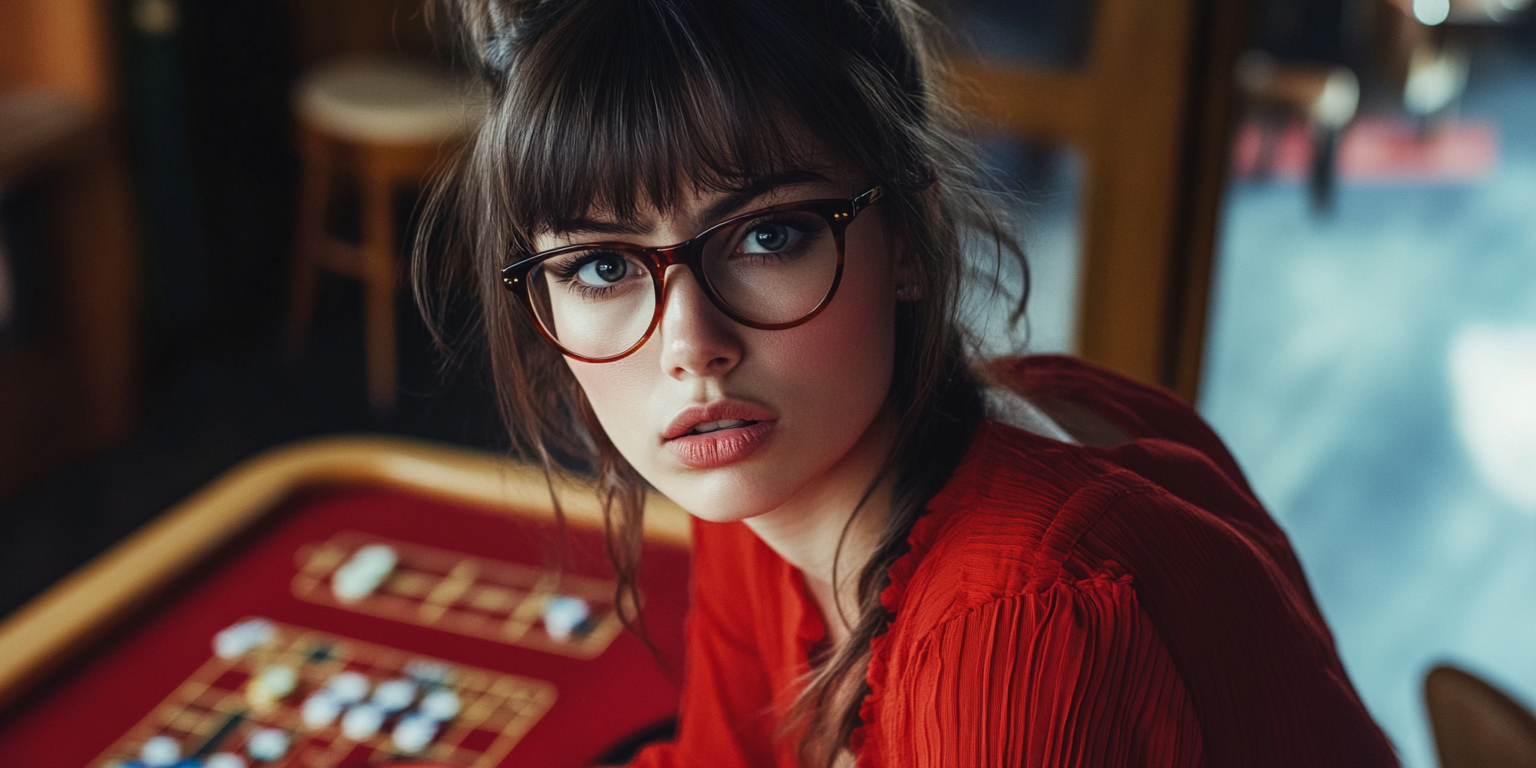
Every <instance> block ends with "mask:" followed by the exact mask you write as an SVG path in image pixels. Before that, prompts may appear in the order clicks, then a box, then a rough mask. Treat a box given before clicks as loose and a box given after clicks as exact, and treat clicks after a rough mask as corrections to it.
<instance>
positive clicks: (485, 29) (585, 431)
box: [415, 0, 1027, 765]
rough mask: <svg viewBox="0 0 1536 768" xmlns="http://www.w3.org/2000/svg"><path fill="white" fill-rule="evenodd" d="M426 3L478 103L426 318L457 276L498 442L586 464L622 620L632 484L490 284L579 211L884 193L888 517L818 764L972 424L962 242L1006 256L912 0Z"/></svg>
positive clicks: (818, 737) (446, 206)
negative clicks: (810, 174) (696, 195)
mask: <svg viewBox="0 0 1536 768" xmlns="http://www.w3.org/2000/svg"><path fill="white" fill-rule="evenodd" d="M439 10H440V11H446V14H445V17H446V20H447V22H448V24H447V26H448V27H449V28H450V29H451V30H452V31H453V32H455V34H456V40H457V42H458V44H459V45H460V47H461V50H462V51H464V52H465V53H466V54H467V56H466V58H467V60H468V61H469V62H470V65H471V66H473V67H474V68H475V69H476V70H477V71H478V73H479V75H480V76H481V77H482V78H483V79H484V80H485V81H486V83H487V84H488V86H489V93H490V96H489V99H488V103H487V105H486V107H487V117H486V119H485V121H484V123H483V124H482V125H481V127H480V129H479V131H478V133H476V134H475V135H474V136H473V138H472V140H471V141H470V143H469V145H468V146H467V148H466V149H465V151H464V152H463V154H462V156H461V157H460V158H459V161H458V162H457V164H456V165H455V166H454V168H453V169H452V171H451V172H450V173H449V174H447V176H446V177H445V178H444V180H443V182H442V183H441V184H439V185H438V187H437V188H436V190H435V193H434V195H433V197H432V199H431V202H430V204H429V208H428V212H429V214H430V215H429V219H428V220H429V221H430V222H432V224H431V225H430V226H428V227H426V228H424V229H423V232H424V233H426V234H424V235H423V237H422V238H421V239H420V240H419V243H418V258H417V260H416V263H415V266H416V278H417V279H416V286H417V295H418V299H419V300H420V301H421V302H422V305H423V307H424V312H425V313H426V314H427V316H428V319H429V321H431V320H433V319H434V315H433V308H434V307H439V306H442V302H441V301H440V299H441V292H442V291H451V290H455V286H456V285H459V284H460V282H458V281H460V280H463V279H466V278H467V282H468V284H469V285H470V286H471V290H473V291H475V292H476V293H477V295H478V299H479V305H480V312H481V315H480V317H479V320H480V322H479V326H480V328H481V329H482V330H483V334H484V335H483V338H484V342H485V343H486V345H487V347H488V352H489V355H490V361H491V369H492V372H493V375H494V376H495V381H496V386H497V391H498V396H499V402H500V405H501V410H502V414H503V417H504V419H505V421H506V424H507V429H508V432H509V433H510V435H511V436H512V440H513V445H514V448H515V449H516V450H517V451H518V452H519V453H521V454H522V455H524V456H526V457H529V458H530V459H532V460H535V461H538V462H541V463H542V464H543V466H544V467H545V469H546V471H547V472H549V473H551V474H553V473H555V472H556V471H557V469H558V468H559V466H560V465H562V464H565V465H582V466H585V467H588V468H590V470H591V472H592V474H593V475H594V479H595V481H596V484H597V487H598V490H599V493H600V495H601V498H602V500H603V502H604V508H605V510H606V511H607V516H606V519H607V534H608V539H607V540H608V549H609V554H610V556H611V558H612V560H613V563H614V567H615V570H616V572H617V574H618V579H619V585H620V586H619V589H620V604H621V605H631V604H632V599H633V597H634V589H635V575H636V572H637V569H638V567H639V552H640V534H641V518H642V515H643V511H644V510H643V506H644V498H645V490H646V486H645V482H644V481H643V480H642V479H641V478H640V476H639V475H638V474H637V473H636V472H635V471H634V469H633V468H631V467H630V466H629V464H628V463H627V462H625V460H624V459H623V457H622V456H620V455H619V453H618V451H617V450H616V449H615V448H614V446H613V444H612V443H611V442H610V441H609V440H608V438H607V436H606V435H605V434H604V433H603V431H602V429H601V428H600V426H599V425H598V422H597V420H596V418H595V416H594V414H593V412H592V409H591V407H590V406H589V405H588V403H587V401H586V399H585V397H584V395H583V394H582V392H581V389H580V387H579V386H577V385H576V383H575V381H574V379H573V378H572V376H571V375H570V373H569V371H568V370H567V368H566V366H565V365H564V364H562V362H561V360H560V357H559V353H558V352H557V351H556V350H555V349H554V348H553V347H551V346H550V345H549V344H547V343H545V342H544V340H543V339H542V338H541V337H540V336H539V334H538V333H537V331H536V330H535V328H534V327H533V325H532V323H531V321H530V320H529V319H528V318H527V317H526V316H525V314H524V313H523V311H522V309H521V307H520V306H518V305H517V304H516V302H515V301H514V297H513V296H512V294H510V293H509V292H507V291H505V290H503V288H502V285H501V283H500V280H499V269H500V268H501V267H503V266H505V265H506V264H508V263H510V262H511V260H512V259H513V258H514V256H515V255H517V254H519V253H526V252H528V251H530V250H531V248H532V243H533V239H534V237H535V235H536V234H538V233H541V232H545V231H559V230H560V229H561V228H562V223H563V222H566V221H569V220H571V219H573V218H576V217H580V216H583V215H585V214H587V213H588V212H589V211H591V210H593V209H599V208H600V209H601V210H602V211H603V212H604V213H605V214H607V215H609V216H614V217H617V218H620V219H628V218H632V217H635V216H636V215H637V214H638V213H639V212H642V211H644V210H648V209H649V210H655V211H657V212H661V213H666V212H668V211H669V210H671V209H672V208H673V206H674V205H675V204H676V203H677V202H678V201H679V200H680V198H681V197H682V196H683V195H684V194H685V193H686V192H688V191H690V190H701V191H703V190H711V189H720V188H723V187H725V186H727V185H730V186H735V185H739V184H741V183H742V182H743V181H751V180H757V179H765V178H771V177H774V176H777V175H778V174H780V173H783V172H785V171H790V170H796V169H804V168H817V167H822V168H824V167H826V166H827V164H828V162H829V161H828V158H833V159H834V162H835V163H837V164H838V165H839V166H841V167H846V168H849V169H852V170H853V171H856V172H857V173H859V174H861V175H862V176H863V177H865V178H866V179H867V180H869V181H871V182H876V183H881V184H884V185H885V189H886V195H885V198H884V200H882V202H881V209H880V212H881V218H882V221H884V222H885V226H886V227H887V229H888V231H889V233H890V235H891V237H892V240H891V242H893V243H894V244H895V246H894V247H896V248H897V249H898V251H899V253H900V255H901V256H900V257H901V258H902V259H904V263H903V266H904V269H905V270H906V272H907V273H908V274H909V275H910V278H909V283H910V285H909V287H910V288H912V289H913V293H914V294H915V295H916V296H918V297H919V298H918V299H917V300H915V301H906V302H901V303H900V304H899V305H898V314H897V338H896V361H895V362H896V365H895V373H894V374H893V380H892V382H891V388H890V394H889V399H890V403H891V405H892V406H893V412H894V413H896V414H899V417H898V424H897V427H896V433H895V439H894V440H893V443H892V449H891V453H890V455H889V456H888V457H887V459H886V462H885V466H884V468H883V469H882V471H881V477H880V478H877V479H876V482H875V484H874V485H872V486H871V489H870V490H871V491H872V490H873V488H874V487H875V485H878V484H879V482H880V480H881V478H893V480H894V496H893V502H892V514H891V516H890V517H889V524H888V525H887V526H886V529H885V530H884V532H883V534H882V536H881V539H880V541H879V543H878V546H877V549H876V551H875V553H874V555H873V556H872V557H871V558H870V560H869V562H868V563H867V564H865V565H864V567H863V568H862V570H861V572H860V573H859V574H858V590H857V594H858V596H859V597H858V604H857V606H856V609H857V613H856V616H855V620H854V621H853V622H851V623H852V624H853V631H852V637H851V638H850V641H849V642H848V643H845V644H844V646H843V647H841V648H838V649H835V650H834V651H833V652H832V653H831V654H830V655H829V656H827V657H826V658H823V659H819V660H818V662H819V663H818V665H817V667H816V669H815V670H814V671H813V672H812V674H811V676H810V678H809V679H808V680H807V684H806V688H805V691H804V693H803V694H802V695H801V697H800V699H799V700H798V701H797V702H796V705H795V707H794V710H793V711H794V713H795V718H793V720H794V722H792V723H789V724H786V727H785V733H791V732H793V733H800V734H802V735H801V742H800V748H801V753H802V759H803V761H804V762H805V763H806V764H809V765H830V764H831V763H832V762H833V761H834V760H835V759H836V757H837V754H838V751H839V750H840V749H841V748H843V747H844V746H845V745H846V744H847V742H848V738H849V736H850V734H851V733H852V731H853V730H854V729H855V728H857V727H858V725H859V723H860V720H859V708H860V705H861V703H862V701H863V698H864V695H865V693H866V692H867V690H868V687H867V684H866V681H865V676H866V673H867V670H868V666H869V654H870V641H871V640H872V639H873V638H875V637H876V636H878V635H879V634H880V633H881V632H883V631H885V629H886V628H887V627H888V626H889V623H890V620H891V616H889V615H888V613H887V612H886V610H885V609H884V607H883V606H882V605H881V604H880V593H881V591H882V590H883V588H884V587H885V585H886V584H887V583H888V582H889V576H888V571H889V568H890V565H891V564H892V562H894V561H895V559H896V558H898V557H899V556H900V555H901V554H902V553H903V552H905V550H906V541H907V536H908V533H909V532H910V530H911V527H912V523H913V522H914V521H915V520H916V519H917V518H918V517H919V516H920V515H922V514H923V513H924V511H925V504H926V502H927V500H928V499H929V498H931V497H932V496H933V495H934V494H935V493H936V492H937V491H938V490H939V488H940V487H941V486H942V485H943V484H944V482H945V481H946V480H947V478H948V477H949V475H950V473H951V472H952V471H953V470H954V467H955V465H956V464H957V463H958V462H959V459H960V457H961V455H962V454H963V453H964V450H965V448H966V447H967V445H968V444H969V442H970V438H971V435H972V433H973V431H974V429H975V427H976V425H977V424H978V423H979V421H980V419H981V418H982V405H981V397H980V394H979V389H978V385H977V383H976V380H975V378H974V377H973V376H972V374H971V371H970V368H969V360H970V355H969V349H970V347H969V346H968V343H967V341H966V339H965V336H964V333H963V331H962V329H961V327H960V325H959V323H958V321H957V314H958V305H959V291H960V281H961V273H962V271H963V269H964V264H965V260H964V257H963V254H962V242H961V241H962V239H963V237H966V236H970V235H973V234H975V235H980V236H982V237H984V238H988V240H987V242H989V243H990V244H991V245H992V247H993V249H995V250H993V253H995V256H996V265H997V266H1000V265H1001V263H1002V260H1003V259H1004V258H1005V257H1012V258H1016V259H1017V260H1018V261H1019V263H1020V265H1021V266H1022V264H1023V254H1022V253H1021V252H1020V251H1019V249H1018V248H1017V246H1016V245H1015V244H1014V242H1013V241H1012V240H1011V239H1010V238H1009V237H1008V235H1007V234H1006V232H1005V231H1004V230H1003V228H1002V227H1001V226H1000V225H999V223H998V219H997V218H996V217H995V216H994V215H993V214H992V213H991V211H992V207H991V202H990V198H988V196H987V195H985V194H984V193H982V192H980V191H978V187H977V186H976V185H975V184H974V179H975V172H974V168H975V167H976V166H975V164H974V163H973V162H972V160H971V157H970V155H969V154H968V152H967V151H966V147H965V145H964V144H963V142H961V141H959V140H958V139H957V138H956V136H957V134H956V131H955V121H954V119H953V117H952V114H951V112H950V111H949V110H948V108H947V107H946V106H945V105H944V104H943V103H942V101H941V100H940V99H939V98H938V97H937V95H936V93H935V92H934V88H935V85H936V83H938V82H940V80H939V73H938V72H937V70H936V67H937V58H936V55H935V53H936V51H935V49H934V45H935V43H934V40H933V31H934V30H935V29H936V25H935V24H934V23H933V21H932V19H931V18H929V17H928V16H927V15H926V14H925V13H924V12H923V11H922V10H921V9H920V8H919V7H918V6H917V5H916V4H915V3H913V2H912V1H911V0H442V2H441V6H440V8H439ZM1026 274H1027V271H1026ZM445 278H446V279H445ZM1026 285H1027V283H1026ZM834 301H835V299H834ZM1019 301H1020V304H1019V306H1020V312H1021V311H1022V302H1023V296H1020V297H1019ZM1016 317H1017V314H1016ZM866 497H867V494H866ZM845 530H846V529H845ZM839 608H840V609H841V608H843V606H839ZM626 618H627V619H628V618H633V617H630V616H627V617H626Z"/></svg>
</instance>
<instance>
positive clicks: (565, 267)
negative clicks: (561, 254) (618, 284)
mask: <svg viewBox="0 0 1536 768" xmlns="http://www.w3.org/2000/svg"><path fill="white" fill-rule="evenodd" d="M604 256H612V257H616V258H618V259H620V260H622V261H624V262H625V264H628V263H629V259H626V258H624V256H623V255H622V254H617V253H612V252H609V251H592V252H590V253H587V254H585V255H583V256H581V257H580V258H577V259H572V260H570V261H568V262H565V263H560V264H556V265H555V266H554V267H553V268H552V269H551V270H550V271H551V272H553V273H554V275H555V279H556V280H558V281H559V283H560V284H561V285H564V286H566V290H574V291H576V292H578V293H580V294H581V296H582V298H585V299H594V298H601V297H602V296H604V295H606V294H608V293H610V292H612V291H613V290H614V287H613V286H611V285H605V286H596V285H587V284H586V283H583V282H582V281H580V280H577V279H576V273H578V272H580V271H581V269H582V267H585V266H587V265H588V264H591V263H592V262H594V261H597V260H598V259H600V258H602V257H604Z"/></svg>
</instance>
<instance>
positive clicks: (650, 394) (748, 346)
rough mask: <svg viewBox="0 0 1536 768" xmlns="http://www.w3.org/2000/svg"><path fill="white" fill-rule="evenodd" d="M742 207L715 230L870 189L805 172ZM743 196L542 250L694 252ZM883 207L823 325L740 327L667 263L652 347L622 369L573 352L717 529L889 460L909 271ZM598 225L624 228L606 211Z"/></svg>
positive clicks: (644, 449) (662, 475)
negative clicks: (742, 218) (600, 246)
mask: <svg viewBox="0 0 1536 768" xmlns="http://www.w3.org/2000/svg"><path fill="white" fill-rule="evenodd" d="M802 178H803V179H804V180H802V181H800V182H799V183H790V184H784V185H780V186H777V187H774V188H773V189H771V190H770V191H768V192H767V193H765V194H761V195H759V196H757V197H754V198H751V199H748V200H741V201H740V205H737V206H735V207H734V209H733V210H731V211H728V212H725V213H723V214H720V212H719V211H716V216H715V220H719V218H724V217H729V216H731V215H735V214H737V213H743V212H747V211H751V210H754V209H757V208H762V207H765V206H769V205H775V204H778V203H786V202H795V201H800V200H816V199H835V198H841V199H849V198H852V197H854V196H855V195H857V194H859V193H861V192H863V191H864V188H862V187H859V185H858V184H857V183H856V182H852V181H849V180H847V179H840V178H828V177H822V176H820V175H818V174H804V175H803V176H802ZM730 197H731V195H730V193H728V192H722V193H715V192H705V193H696V194H694V195H691V196H689V197H688V198H686V199H684V200H683V201H682V202H681V204H680V205H678V206H677V208H676V210H675V211H673V212H670V213H668V214H667V215H664V216H663V215H656V214H654V213H653V214H652V215H649V216H641V217H640V224H639V226H638V227H637V228H636V229H637V230H642V231H637V233H636V234H634V235H627V236H615V235H611V234H599V233H598V232H595V231H570V232H561V233H558V234H557V235H549V236H545V237H541V238H539V240H538V243H537V245H538V247H539V249H540V250H546V249H549V248H553V247H557V246H561V245H569V244H573V243H582V242H592V241H599V240H600V241H612V240H623V241H626V242H631V243H634V244H636V245H642V246H665V245H671V244H673V243H679V242H682V241H684V240H687V239H689V238H691V237H693V236H694V235H695V234H697V233H699V232H700V231H702V230H704V229H705V228H707V227H708V226H709V225H711V224H713V223H715V222H714V221H710V220H707V219H706V215H705V213H704V211H706V210H709V209H711V208H712V207H716V208H718V204H719V203H720V202H721V201H723V200H726V199H728V198H730ZM879 207H880V206H879V205H878V204H876V205H875V206H874V207H873V208H871V209H868V210H866V211H865V212H863V213H862V214H860V215H859V216H858V218H856V219H855V220H854V221H853V223H852V224H851V225H849V227H848V230H847V233H846V237H845V240H844V242H845V249H844V267H843V277H842V282H841V284H840V285H839V287H838V289H837V293H836V295H835V296H834V297H833V298H832V300H831V302H830V303H829V304H828V305H827V306H826V308H825V309H824V310H823V311H822V312H821V313H820V314H818V315H816V317H814V318H812V319H811V320H810V321H808V322H806V323H804V324H802V325H799V326H796V327H794V328H790V329H787V330H780V331H764V330H757V329H753V328H748V327H746V326H743V325H740V324H739V323H736V322H735V321H733V320H731V319H730V318H728V317H726V316H725V315H723V314H721V312H720V310H718V309H716V308H715V306H714V305H713V304H712V303H710V301H709V298H708V297H706V296H705V294H704V293H703V292H702V291H701V289H700V287H699V285H698V283H697V282H696V281H695V279H694V276H693V274H692V273H691V272H690V271H689V270H688V268H687V267H685V266H682V265H674V266H672V267H669V268H668V272H667V281H666V286H667V291H666V304H665V306H664V308H663V315H662V318H661V321H660V324H659V326H658V327H657V328H656V330H655V332H654V333H653V334H652V335H651V337H650V339H649V340H647V341H646V343H645V344H644V345H643V346H642V347H641V348H640V349H638V350H636V351H635V352H634V353H633V354H631V355H629V356H628V357H625V358H622V359H620V360H617V361H614V362H607V363H583V362H579V361H576V360H573V359H571V358H566V363H567V364H568V365H569V366H570V368H571V372H572V373H573V374H574V375H575V377H576V380H577V382H578V383H579V384H580V385H581V387H582V389H583V390H584V391H585V393H586V396H587V399H588V400H589V401H590V402H591V404H592V409H593V411H594V412H595V413H596V414H597V418H598V420H599V422H601V424H602V427H603V429H604V431H605V432H607V434H608V437H609V439H610V440H612V441H613V443H614V445H615V446H616V447H617V448H618V449H619V452H620V453H622V454H623V455H624V458H625V459H627V460H628V461H629V463H630V464H631V465H632V466H634V468H635V469H636V470H637V471H638V472H639V473H640V474H641V475H642V476H643V477H645V479H646V480H647V481H649V482H650V483H651V484H652V485H653V486H655V487H656V488H657V489H658V490H660V491H661V492H662V493H664V494H666V495H667V496H668V497H670V498H671V499H672V500H673V501H676V502H677V503H678V504H680V505H682V507H683V508H684V509H687V510H688V511H689V512H691V513H693V514H694V515H696V516H698V517H701V518H704V519H706V520H714V521H731V520H742V519H747V518H751V517H755V516H758V515H761V514H764V513H766V512H770V511H772V510H775V509H778V508H780V507H782V506H784V505H786V504H788V503H791V502H794V501H796V500H799V501H808V500H809V501H811V502H812V503H814V500H815V499H818V498H829V497H836V496H842V495H845V494H846V492H847V491H848V490H849V489H848V488H845V487H840V486H847V485H850V484H853V485H858V486H860V487H858V488H856V489H855V492H862V491H863V487H862V485H863V484H867V483H868V482H869V480H870V479H871V477H870V475H871V474H872V470H871V469H870V467H875V466H878V464H879V461H880V460H881V459H883V458H884V455H885V450H886V447H887V445H886V437H885V430H884V429H883V428H882V427H883V425H884V422H885V418H882V417H881V413H882V406H883V405H884V403H885V400H886V395H887V393H888V391H889V389H890V383H891V372H892V362H893V358H894V350H895V300H896V283H897V280H896V277H895V274H894V269H893V257H892V254H891V252H890V248H889V246H888V244H887V242H886V238H885V233H884V227H883V226H882V222H881V219H880V211H879ZM591 218H592V219H594V220H595V221H597V222H599V225H598V226H594V227H593V229H595V230H596V229H602V230H607V231H612V227H604V226H601V224H602V223H608V224H613V222H611V221H609V220H607V219H605V218H604V216H603V215H602V214H601V212H599V213H598V214H597V215H596V216H593V217H591Z"/></svg>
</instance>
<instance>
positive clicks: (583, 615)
mask: <svg viewBox="0 0 1536 768" xmlns="http://www.w3.org/2000/svg"><path fill="white" fill-rule="evenodd" d="M591 615H592V609H591V608H589V607H587V601H585V600H583V599H581V598H579V597H569V596H561V597H552V598H550V599H549V602H547V603H545V604H544V631H545V632H548V633H549V636H550V637H552V638H554V639H556V640H560V641H562V642H563V641H565V640H568V639H570V637H571V633H572V632H574V631H575V630H576V627H577V626H579V625H580V624H581V623H582V622H583V621H586V620H587V617H588V616H591Z"/></svg>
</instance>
